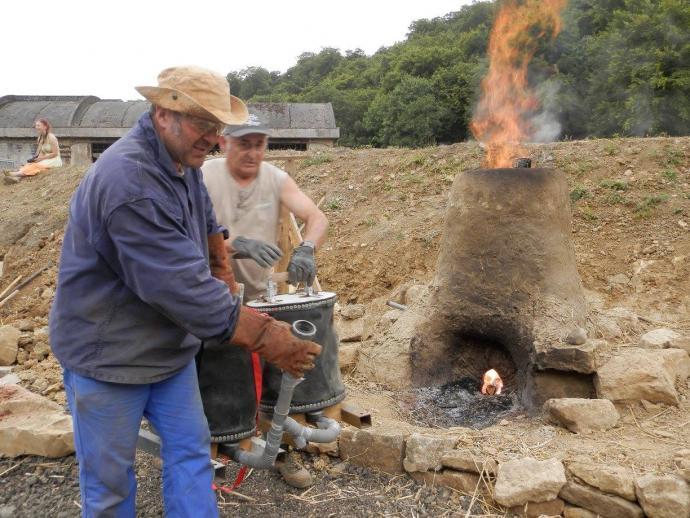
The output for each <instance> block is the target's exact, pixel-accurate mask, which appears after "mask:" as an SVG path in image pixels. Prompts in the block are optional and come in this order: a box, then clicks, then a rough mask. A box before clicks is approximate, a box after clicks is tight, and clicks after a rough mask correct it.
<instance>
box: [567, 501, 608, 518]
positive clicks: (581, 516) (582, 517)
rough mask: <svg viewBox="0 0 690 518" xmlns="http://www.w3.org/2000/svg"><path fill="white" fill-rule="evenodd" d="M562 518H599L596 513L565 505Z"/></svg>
mask: <svg viewBox="0 0 690 518" xmlns="http://www.w3.org/2000/svg"><path fill="white" fill-rule="evenodd" d="M563 516H564V518H600V516H599V515H598V514H597V513H593V512H592V511H588V510H587V509H583V508H582V507H575V506H574V505H568V504H566V505H565V508H564V509H563Z"/></svg>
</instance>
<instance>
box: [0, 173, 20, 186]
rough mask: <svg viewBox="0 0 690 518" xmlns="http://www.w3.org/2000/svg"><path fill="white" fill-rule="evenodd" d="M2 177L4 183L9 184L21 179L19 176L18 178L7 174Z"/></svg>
mask: <svg viewBox="0 0 690 518" xmlns="http://www.w3.org/2000/svg"><path fill="white" fill-rule="evenodd" d="M2 179H3V180H4V181H5V183H6V184H10V185H11V184H14V183H19V182H20V181H21V178H19V177H18V176H9V175H6V176H4V177H3V178H2Z"/></svg>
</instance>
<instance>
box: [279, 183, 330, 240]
mask: <svg viewBox="0 0 690 518" xmlns="http://www.w3.org/2000/svg"><path fill="white" fill-rule="evenodd" d="M280 201H281V203H283V204H285V206H286V207H287V208H288V209H290V212H292V213H293V214H294V215H295V216H297V217H298V218H300V219H301V220H302V221H304V224H305V227H304V235H303V236H302V238H303V239H304V240H305V241H311V242H312V243H314V244H315V245H316V246H317V248H318V247H320V246H321V245H322V244H323V243H324V241H326V233H327V232H328V219H327V218H326V215H325V214H324V213H323V212H321V209H319V208H318V207H317V206H316V204H315V203H314V202H313V201H311V199H310V198H309V196H307V195H306V194H304V193H303V192H302V191H301V190H300V188H299V187H298V186H297V184H296V183H295V181H294V180H293V179H292V178H290V177H289V176H288V177H287V178H285V181H284V182H283V186H282V188H281V191H280Z"/></svg>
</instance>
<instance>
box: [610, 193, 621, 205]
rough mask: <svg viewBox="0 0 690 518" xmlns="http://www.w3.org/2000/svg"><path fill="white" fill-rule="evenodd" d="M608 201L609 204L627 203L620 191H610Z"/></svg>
mask: <svg viewBox="0 0 690 518" xmlns="http://www.w3.org/2000/svg"><path fill="white" fill-rule="evenodd" d="M606 203H608V204H609V205H618V204H621V203H625V198H623V195H622V194H621V193H619V192H610V193H608V194H607V195H606Z"/></svg>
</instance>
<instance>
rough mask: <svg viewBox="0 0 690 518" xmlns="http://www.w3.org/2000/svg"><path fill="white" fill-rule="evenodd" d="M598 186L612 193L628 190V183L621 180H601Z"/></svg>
mask: <svg viewBox="0 0 690 518" xmlns="http://www.w3.org/2000/svg"><path fill="white" fill-rule="evenodd" d="M599 186H600V187H604V188H605V189H611V190H612V191H627V190H628V182H625V181H623V180H602V181H601V182H600V183H599Z"/></svg>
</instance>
